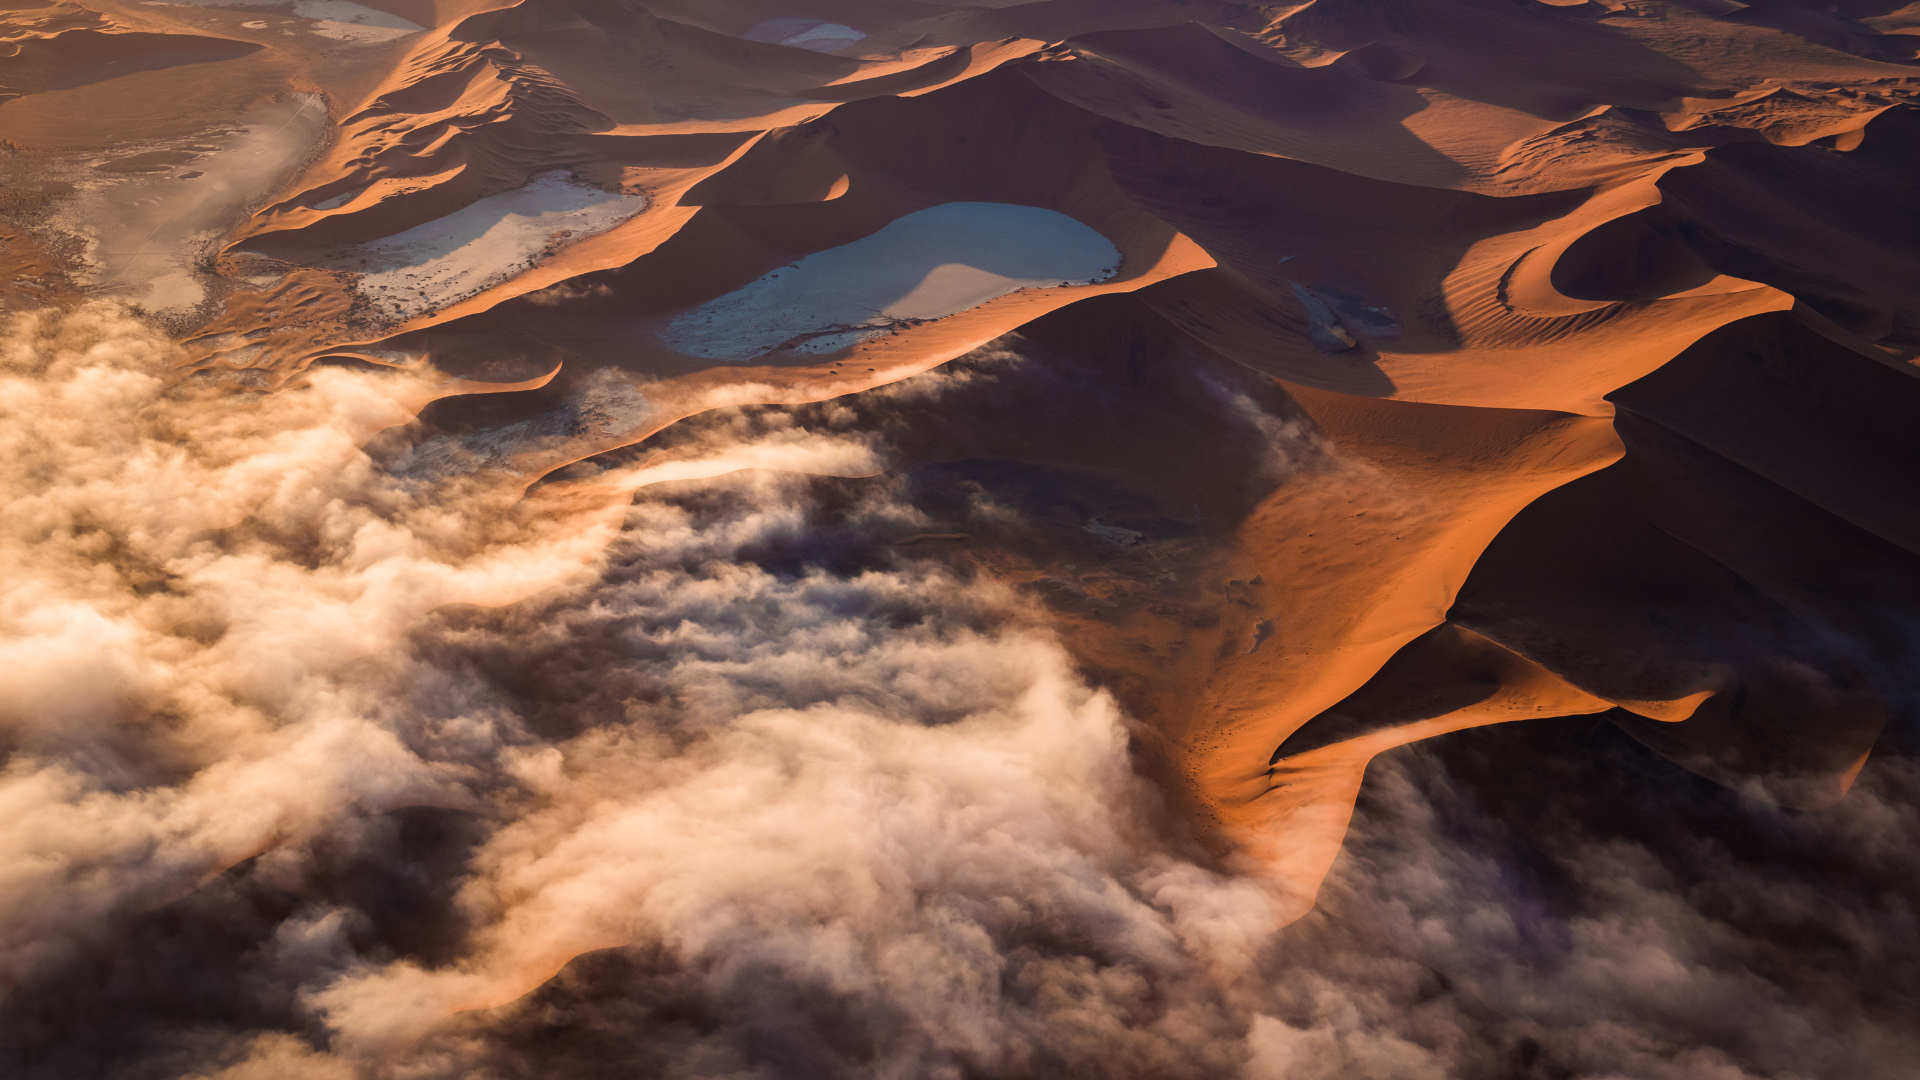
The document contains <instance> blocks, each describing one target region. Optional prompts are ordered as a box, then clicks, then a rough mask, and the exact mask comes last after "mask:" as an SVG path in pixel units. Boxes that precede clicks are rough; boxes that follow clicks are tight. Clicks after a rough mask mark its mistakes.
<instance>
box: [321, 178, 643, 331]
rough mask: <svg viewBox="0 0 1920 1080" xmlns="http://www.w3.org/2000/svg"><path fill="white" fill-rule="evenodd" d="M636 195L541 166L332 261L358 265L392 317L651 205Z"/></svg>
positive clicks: (502, 275) (505, 273)
mask: <svg viewBox="0 0 1920 1080" xmlns="http://www.w3.org/2000/svg"><path fill="white" fill-rule="evenodd" d="M646 207H647V200H646V199H645V197H643V196H638V195H617V194H614V193H612V192H608V191H602V190H600V189H599V188H595V187H589V186H587V185H585V184H581V183H576V182H574V181H573V180H572V179H570V178H569V176H568V174H567V173H565V172H550V173H543V174H541V175H539V176H536V177H534V178H533V180H532V181H530V182H529V183H528V184H527V185H526V186H525V187H522V188H520V189H518V190H515V191H508V192H503V193H501V194H499V195H490V196H488V197H486V198H484V199H481V200H480V201H479V202H476V203H474V204H472V205H470V206H468V207H466V208H464V209H461V210H458V211H455V212H454V213H451V214H448V215H447V216H446V217H443V218H436V219H434V220H433V221H429V222H427V223H426V224H424V225H416V226H414V227H413V228H411V229H408V230H407V231H406V232H403V233H397V234H395V235H393V236H389V237H386V238H385V239H381V240H375V241H373V242H372V243H369V244H362V245H360V246H359V247H358V248H356V249H354V251H353V253H352V254H351V255H349V256H346V257H344V258H342V259H339V260H336V261H335V267H336V268H337V269H342V270H355V271H359V272H360V274H361V278H360V281H359V284H358V288H359V290H360V293H361V294H362V295H364V296H366V297H367V298H368V299H369V300H371V301H373V306H374V310H375V311H376V312H378V313H379V314H381V315H383V316H386V317H388V318H408V317H411V316H413V315H417V314H420V313H421V312H425V311H430V310H432V309H434V308H439V307H445V306H446V305H448V304H451V303H455V302H457V301H460V300H464V299H466V298H467V297H469V296H472V295H474V294H475V293H478V292H480V291H481V290H483V289H488V288H492V287H493V286H495V285H498V284H500V283H501V282H503V281H506V280H508V279H509V278H512V277H513V276H514V275H516V274H518V273H520V272H521V271H523V270H525V269H527V268H528V267H530V266H532V265H533V264H534V263H535V262H537V261H538V260H539V258H540V256H541V255H542V254H544V253H546V252H548V251H550V250H553V249H556V248H558V247H561V246H563V245H565V244H567V243H571V242H573V241H576V240H580V239H582V238H584V237H587V236H591V235H593V234H595V233H600V232H605V231H606V230H608V229H611V228H613V227H614V226H615V225H618V224H620V223H621V222H623V221H625V220H627V219H628V218H630V217H632V216H634V215H635V214H638V213H639V212H640V211H642V210H644V209H646Z"/></svg>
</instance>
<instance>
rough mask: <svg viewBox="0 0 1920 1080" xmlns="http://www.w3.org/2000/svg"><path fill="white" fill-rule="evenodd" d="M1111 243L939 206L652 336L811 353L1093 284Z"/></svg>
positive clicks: (718, 353) (1082, 230)
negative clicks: (1017, 295) (1040, 292)
mask: <svg viewBox="0 0 1920 1080" xmlns="http://www.w3.org/2000/svg"><path fill="white" fill-rule="evenodd" d="M1119 266H1120V252H1119V249H1117V248H1115V247H1114V246H1113V243H1112V242H1111V241H1109V240H1108V239H1107V238H1106V237H1104V236H1102V235H1100V234H1099V233H1098V232H1096V231H1094V230H1093V229H1092V228H1090V227H1088V226H1086V225H1084V224H1082V223H1080V222H1079V221H1076V220H1074V219H1073V218H1070V217H1068V216H1067V215H1065V214H1062V213H1059V212H1058V211H1054V210H1045V209H1041V208H1040V207H1037V206H1017V205H1013V204H1010V203H976V202H968V203H945V204H943V205H940V206H935V207H931V208H929V209H926V210H921V211H919V212H918V213H913V214H908V215H907V216H906V217H903V218H900V219H899V220H897V221H894V222H893V223H891V224H889V225H888V226H887V227H886V228H884V229H881V230H880V231H879V232H877V233H874V234H873V235H871V236H867V237H863V238H861V239H859V240H856V241H854V242H853V243H851V244H846V245H843V246H841V247H837V248H832V249H829V250H827V251H821V252H816V253H814V254H812V255H809V256H807V257H806V258H804V259H801V260H800V261H798V262H795V263H792V264H790V265H787V266H783V267H781V268H780V269H778V270H775V271H773V272H771V273H769V274H767V275H765V276H763V277H761V278H760V279H759V280H757V281H754V282H752V283H751V284H748V285H746V286H743V287H741V288H739V289H736V290H734V291H733V292H730V293H728V294H727V295H725V296H722V297H720V298H718V299H716V300H712V301H709V302H708V303H706V304H703V305H701V306H700V307H698V308H695V309H693V310H692V311H688V312H684V313H682V314H680V315H677V316H675V317H674V319H673V321H672V322H671V323H670V324H669V325H668V327H667V328H666V329H665V330H663V331H661V333H660V337H661V339H662V340H663V341H665V342H666V343H667V344H668V345H670V346H672V347H673V348H674V349H677V350H679V351H680V352H683V353H686V354H688V355H690V356H699V357H704V358H706V359H709V360H734V361H742V360H751V359H753V358H755V357H757V356H760V355H763V354H765V353H768V352H772V351H774V350H776V349H780V350H784V351H787V352H795V353H805V354H812V355H819V354H821V353H828V352H832V351H834V350H835V349H840V348H845V347H846V346H848V345H852V344H855V343H857V342H859V341H862V340H865V339H867V338H871V337H874V336H877V335H879V334H884V333H886V332H888V331H889V330H891V329H893V328H895V327H897V326H900V325H903V324H911V323H914V322H924V321H927V320H931V319H940V318H945V317H946V316H948V315H953V314H956V313H958V312H962V311H966V310H967V309H969V308H973V307H977V306H979V305H981V304H984V303H986V302H987V301H989V300H992V299H995V298H996V297H1001V296H1005V295H1006V294H1008V293H1010V292H1015V291H1017V290H1019V289H1045V288H1059V287H1060V286H1063V285H1088V284H1092V283H1093V282H1096V281H1104V280H1106V279H1108V278H1111V277H1112V276H1113V275H1114V274H1115V273H1117V272H1118V270H1119Z"/></svg>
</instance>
